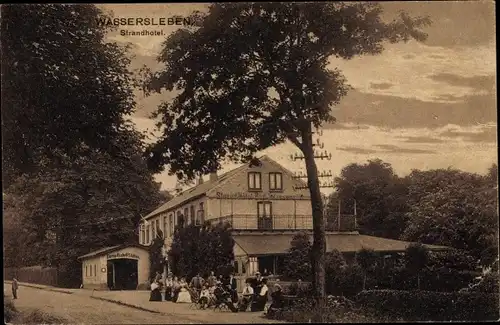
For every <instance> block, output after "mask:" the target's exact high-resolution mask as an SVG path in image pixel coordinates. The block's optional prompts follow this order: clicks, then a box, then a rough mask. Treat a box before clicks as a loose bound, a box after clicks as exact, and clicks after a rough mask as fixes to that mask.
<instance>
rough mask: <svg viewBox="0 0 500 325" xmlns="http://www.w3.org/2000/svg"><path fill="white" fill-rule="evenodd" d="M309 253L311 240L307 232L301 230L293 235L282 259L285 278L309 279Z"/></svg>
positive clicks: (310, 268)
mask: <svg viewBox="0 0 500 325" xmlns="http://www.w3.org/2000/svg"><path fill="white" fill-rule="evenodd" d="M310 254H311V242H310V240H309V234H308V233H307V232H306V231H302V232H299V233H297V234H296V235H294V236H293V238H292V240H291V242H290V248H289V250H288V254H287V256H286V258H285V260H284V265H283V275H284V276H285V277H286V278H287V279H294V280H299V279H300V280H303V281H304V280H305V281H307V280H310V278H311V273H312V266H311V255H310Z"/></svg>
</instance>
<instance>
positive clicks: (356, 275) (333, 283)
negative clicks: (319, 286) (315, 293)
mask: <svg viewBox="0 0 500 325" xmlns="http://www.w3.org/2000/svg"><path fill="white" fill-rule="evenodd" d="M361 290H363V270H362V269H361V268H360V267H359V266H358V265H357V264H352V265H347V266H344V267H342V268H340V269H339V271H337V272H336V273H330V274H327V276H326V292H327V294H331V295H336V296H346V297H354V296H355V295H356V294H358V293H359V292H361Z"/></svg>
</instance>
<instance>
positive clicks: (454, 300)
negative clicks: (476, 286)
mask: <svg viewBox="0 0 500 325" xmlns="http://www.w3.org/2000/svg"><path fill="white" fill-rule="evenodd" d="M356 300H357V302H358V305H359V306H361V307H362V308H364V309H365V310H369V311H370V313H371V314H372V315H373V316H376V317H391V318H395V319H404V320H406V321H451V320H454V321H487V320H496V319H498V317H499V315H498V314H499V312H498V310H499V305H498V302H499V301H498V294H491V293H482V292H431V291H398V290H370V291H363V292H361V293H359V294H358V295H357V296H356Z"/></svg>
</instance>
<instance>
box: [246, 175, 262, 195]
mask: <svg viewBox="0 0 500 325" xmlns="http://www.w3.org/2000/svg"><path fill="white" fill-rule="evenodd" d="M248 189H249V190H254V191H255V190H261V189H262V177H261V174H260V173H259V172H249V173H248Z"/></svg>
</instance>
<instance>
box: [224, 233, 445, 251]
mask: <svg viewBox="0 0 500 325" xmlns="http://www.w3.org/2000/svg"><path fill="white" fill-rule="evenodd" d="M293 236H294V234H293V233H290V234H286V233H281V234H276V233H256V234H234V235H233V238H234V241H235V242H236V243H237V244H238V245H239V246H240V247H241V248H242V249H243V250H244V251H245V252H246V253H247V254H248V255H274V254H284V253H286V252H287V251H288V249H289V248H290V242H291V240H292V238H293ZM310 238H311V242H312V235H311V237H310ZM410 244H411V242H406V241H400V240H394V239H387V238H381V237H374V236H367V235H360V234H358V233H347V234H342V233H334V234H326V250H327V252H331V251H332V250H333V249H337V250H339V251H340V252H342V253H354V252H357V251H359V250H360V249H362V248H371V249H373V250H375V251H378V252H399V251H404V250H405V249H406V247H408V245H410ZM425 246H427V248H428V249H430V250H446V249H448V247H444V246H435V245H425Z"/></svg>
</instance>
